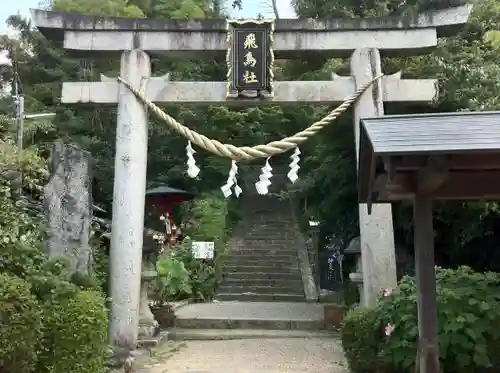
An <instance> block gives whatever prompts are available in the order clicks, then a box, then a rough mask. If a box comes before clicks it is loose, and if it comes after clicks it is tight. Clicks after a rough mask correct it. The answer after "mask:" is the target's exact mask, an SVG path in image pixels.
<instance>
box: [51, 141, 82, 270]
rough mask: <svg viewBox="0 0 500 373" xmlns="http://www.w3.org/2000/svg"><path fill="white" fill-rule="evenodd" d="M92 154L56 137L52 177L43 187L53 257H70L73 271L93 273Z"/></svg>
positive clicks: (53, 150) (52, 150)
mask: <svg viewBox="0 0 500 373" xmlns="http://www.w3.org/2000/svg"><path fill="white" fill-rule="evenodd" d="M90 162H91V157H90V154H89V153H88V152H86V151H83V150H81V149H78V148H76V147H74V146H72V145H67V144H64V143H63V142H62V141H60V140H59V141H56V142H55V143H54V144H53V146H52V149H51V154H50V161H49V175H50V176H49V181H48V183H47V185H45V188H44V211H45V215H46V222H47V242H46V249H47V253H48V255H49V256H50V257H52V258H56V257H64V258H66V259H68V260H69V264H70V269H71V271H72V272H79V273H81V274H83V275H86V276H88V275H90V272H89V271H90V269H91V268H90V267H91V265H92V248H91V247H90V245H89V238H90V229H91V224H92V189H91V188H92V179H91V172H90V168H91V166H90Z"/></svg>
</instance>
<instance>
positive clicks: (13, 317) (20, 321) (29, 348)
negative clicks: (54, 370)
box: [0, 273, 42, 373]
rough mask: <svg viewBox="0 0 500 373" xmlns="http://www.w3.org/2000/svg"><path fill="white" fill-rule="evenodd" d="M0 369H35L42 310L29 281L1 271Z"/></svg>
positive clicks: (4, 371)
mask: <svg viewBox="0 0 500 373" xmlns="http://www.w3.org/2000/svg"><path fill="white" fill-rule="evenodd" d="M0 319H1V320H2V322H1V323H0V372H2V373H8V372H19V373H29V372H33V371H34V368H35V362H36V359H37V354H38V348H39V343H38V336H39V334H40V332H41V329H42V314H41V312H40V310H39V307H38V302H37V300H36V298H35V297H34V296H33V294H31V289H30V284H29V283H28V282H26V281H24V280H22V279H20V278H18V277H15V276H12V275H9V274H6V273H0Z"/></svg>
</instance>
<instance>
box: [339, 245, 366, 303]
mask: <svg viewBox="0 0 500 373" xmlns="http://www.w3.org/2000/svg"><path fill="white" fill-rule="evenodd" d="M344 254H345V255H356V267H355V272H351V273H349V279H350V280H351V281H352V282H353V283H354V284H356V285H357V287H358V291H359V303H360V305H361V306H363V305H364V304H365V302H364V294H363V264H362V262H361V238H360V237H356V238H353V239H352V240H351V242H350V243H349V246H348V247H347V249H346V250H345V251H344Z"/></svg>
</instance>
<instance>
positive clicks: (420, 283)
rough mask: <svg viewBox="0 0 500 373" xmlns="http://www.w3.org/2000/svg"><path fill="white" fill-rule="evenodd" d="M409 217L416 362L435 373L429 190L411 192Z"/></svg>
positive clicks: (423, 371) (421, 368) (434, 294)
mask: <svg viewBox="0 0 500 373" xmlns="http://www.w3.org/2000/svg"><path fill="white" fill-rule="evenodd" d="M413 220H414V231H415V233H414V240H415V241H414V242H415V273H416V279H417V306H418V335H419V343H418V353H417V360H416V364H418V366H419V372H420V373H439V345H438V339H437V300H436V297H437V291H436V270H435V261H434V229H433V226H432V198H431V196H430V195H429V194H424V193H417V194H416V195H415V200H414V204H413ZM415 371H416V370H415Z"/></svg>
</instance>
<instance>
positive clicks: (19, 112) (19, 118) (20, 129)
mask: <svg viewBox="0 0 500 373" xmlns="http://www.w3.org/2000/svg"><path fill="white" fill-rule="evenodd" d="M14 93H15V94H14V104H15V105H16V128H17V139H16V140H17V141H16V142H17V152H18V153H17V156H18V161H19V162H20V161H21V154H22V151H23V149H24V120H25V119H43V118H53V117H55V116H56V113H40V114H28V115H25V114H24V95H22V94H20V93H19V87H18V82H17V79H16V80H15V81H14ZM22 186H23V172H22V170H21V169H20V170H19V177H18V180H17V188H18V189H17V193H18V196H20V195H21V191H22Z"/></svg>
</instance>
